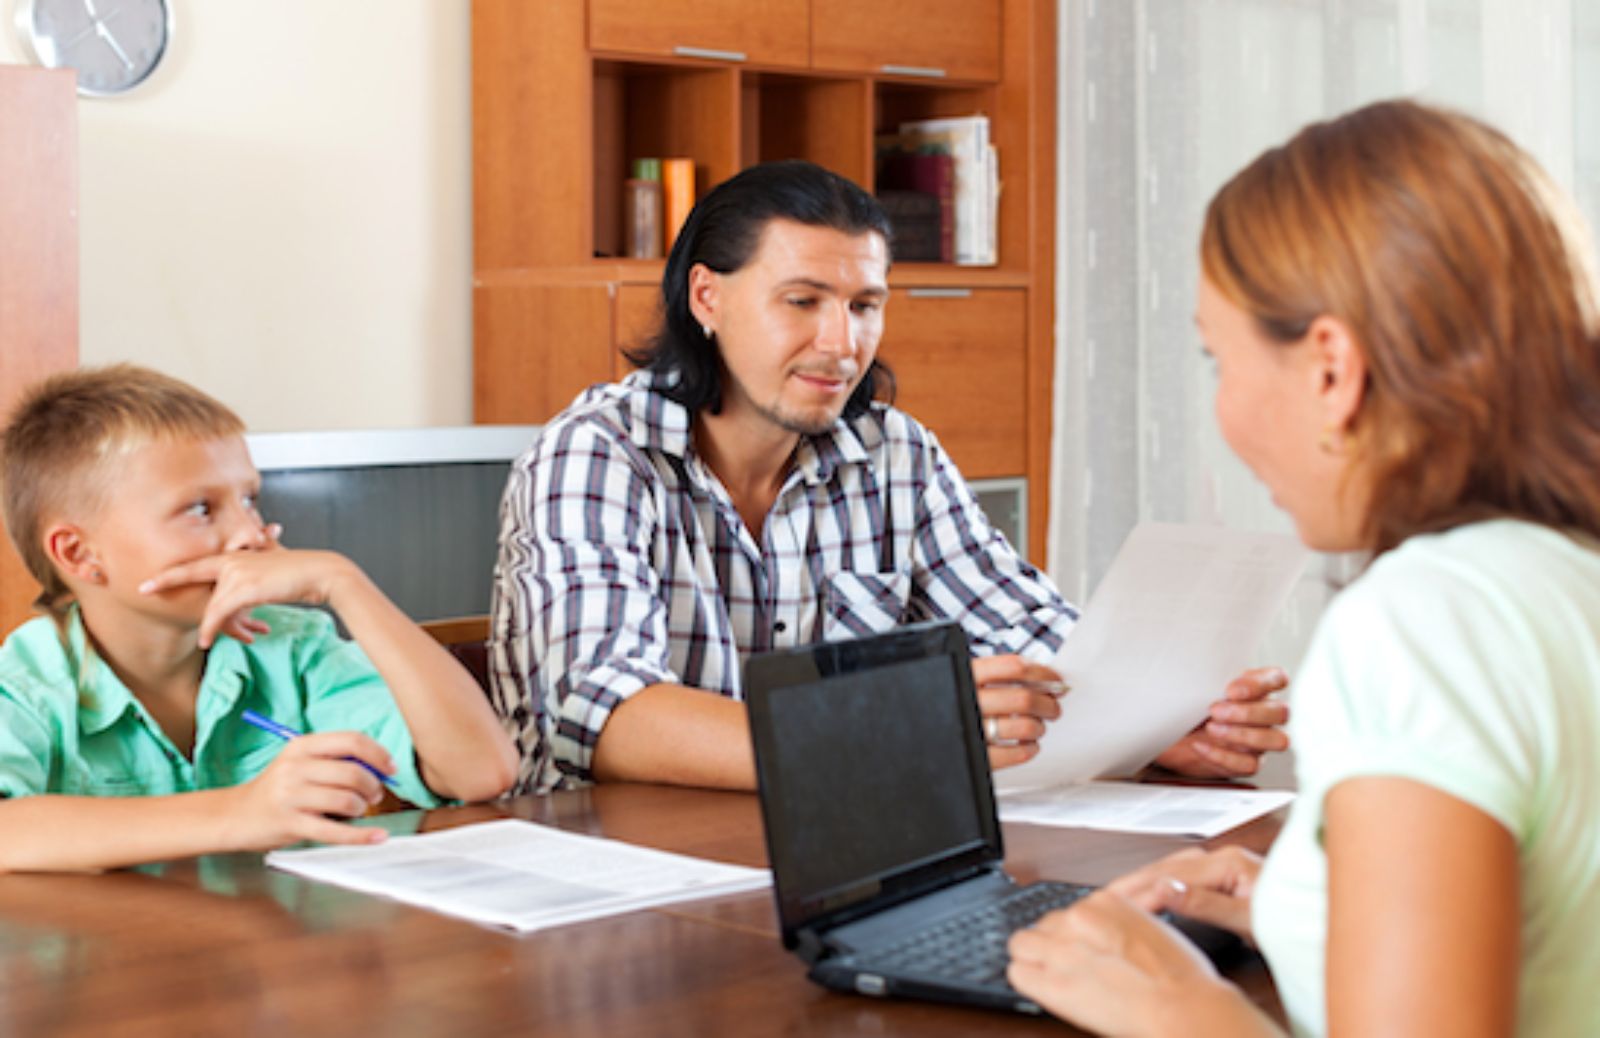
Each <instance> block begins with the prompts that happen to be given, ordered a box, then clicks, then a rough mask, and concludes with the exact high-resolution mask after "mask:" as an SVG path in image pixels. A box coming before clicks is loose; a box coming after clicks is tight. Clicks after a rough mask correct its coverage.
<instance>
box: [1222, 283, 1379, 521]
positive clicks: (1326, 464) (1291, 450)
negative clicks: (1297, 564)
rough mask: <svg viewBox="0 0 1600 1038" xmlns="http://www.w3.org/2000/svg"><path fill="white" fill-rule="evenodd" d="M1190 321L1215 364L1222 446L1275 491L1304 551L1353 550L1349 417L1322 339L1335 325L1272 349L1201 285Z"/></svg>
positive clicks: (1355, 510) (1356, 516)
mask: <svg viewBox="0 0 1600 1038" xmlns="http://www.w3.org/2000/svg"><path fill="white" fill-rule="evenodd" d="M1195 323H1196V324H1197V325H1198V326H1199V328H1200V335H1201V338H1202V340H1203V341H1204V343H1205V349H1206V352H1207V353H1208V354H1210V355H1211V357H1212V359H1213V360H1214V361H1215V363H1216V374H1217V395H1216V411H1217V424H1218V426H1219V427H1220V428H1221V430H1222V436H1223V439H1225V440H1227V442H1228V446H1229V447H1231V448H1232V449H1233V452H1234V453H1235V454H1237V455H1238V456H1239V459H1240V460H1241V461H1243V462H1244V463H1245V464H1246V465H1247V466H1249V467H1250V471H1252V472H1254V473H1255V474H1256V477H1257V478H1259V479H1260V480H1261V481H1262V482H1263V483H1265V484H1266V485H1267V489H1268V490H1270V491H1272V499H1273V501H1274V502H1275V503H1276V504H1277V505H1278V507H1280V508H1282V509H1283V510H1284V511H1286V512H1288V513H1289V515H1290V517H1291V518H1293V519H1294V523H1295V527H1296V529H1297V530H1298V531H1299V534H1300V539H1301V540H1302V541H1304V542H1305V543H1306V545H1307V546H1308V547H1310V548H1313V549H1315V550H1317V551H1349V550H1352V549H1354V548H1357V547H1359V536H1360V515H1361V500H1360V498H1361V495H1360V494H1359V493H1357V492H1356V487H1355V484H1356V482H1357V481H1356V480H1354V479H1347V476H1348V475H1349V469H1350V463H1349V460H1348V456H1347V446H1346V445H1345V444H1344V442H1343V429H1344V427H1345V418H1346V417H1347V416H1341V414H1340V412H1339V409H1338V407H1337V406H1336V405H1335V404H1334V402H1333V401H1331V400H1330V393H1329V389H1330V387H1331V385H1332V382H1331V380H1332V379H1335V378H1337V377H1339V375H1338V374H1337V373H1336V372H1335V371H1333V370H1332V369H1331V368H1330V364H1331V363H1333V362H1334V361H1336V360H1337V358H1335V357H1333V356H1331V355H1330V352H1329V347H1330V343H1329V342H1328V340H1327V337H1326V336H1327V333H1328V330H1329V328H1330V327H1332V326H1331V325H1329V324H1327V323H1324V322H1320V321H1319V322H1318V323H1317V324H1314V325H1313V329H1312V331H1311V332H1308V333H1307V335H1306V336H1305V338H1303V339H1301V340H1300V341H1299V342H1295V343H1288V344H1285V343H1278V342H1274V341H1272V340H1271V339H1269V338H1267V336H1266V335H1264V334H1263V333H1262V332H1261V330H1260V329H1259V328H1258V327H1257V326H1256V323H1255V321H1254V320H1253V319H1252V318H1251V317H1250V315H1249V314H1247V313H1246V312H1245V311H1244V310H1242V309H1240V308H1239V307H1237V306H1235V305H1233V303H1231V302H1230V301H1229V300H1228V299H1227V297H1226V296H1224V295H1223V294H1222V293H1221V292H1220V291H1218V290H1217V289H1216V287H1215V286H1214V285H1212V284H1211V282H1210V281H1208V280H1207V279H1206V278H1204V277H1202V278H1201V279H1200V295H1199V300H1198V303H1197V306H1196V310H1195ZM1334 345H1337V344H1334ZM1344 347H1346V348H1353V345H1352V344H1350V343H1348V342H1346V343H1344ZM1363 370H1364V369H1363Z"/></svg>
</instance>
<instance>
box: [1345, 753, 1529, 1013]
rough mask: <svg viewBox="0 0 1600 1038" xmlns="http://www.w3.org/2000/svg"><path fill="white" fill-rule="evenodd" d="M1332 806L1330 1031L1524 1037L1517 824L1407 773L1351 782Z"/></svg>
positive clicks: (1357, 779)
mask: <svg viewBox="0 0 1600 1038" xmlns="http://www.w3.org/2000/svg"><path fill="white" fill-rule="evenodd" d="M1323 812H1324V820H1325V828H1324V837H1323V842H1324V846H1325V847H1326V848H1327V855H1328V949H1327V1005H1328V1021H1327V1022H1328V1034H1329V1035H1331V1036H1339V1035H1360V1036H1362V1038H1374V1036H1382V1035H1418V1034H1448V1035H1452V1036H1457V1038H1472V1036H1478V1035H1511V1034H1514V1033H1515V1032H1516V1023H1517V988H1518V983H1519V980H1520V977H1521V969H1520V966H1521V958H1522V953H1521V941H1520V937H1521V925H1522V924H1521V919H1522V911H1521V899H1520V896H1519V893H1520V885H1519V875H1518V861H1517V845H1516V840H1515V839H1514V838H1513V837H1512V835H1511V833H1509V832H1508V831H1507V830H1506V829H1505V827H1504V826H1502V825H1501V824H1500V823H1499V822H1497V821H1495V820H1494V819H1493V818H1491V817H1490V816H1488V815H1487V814H1484V813H1483V812H1482V811H1479V810H1478V809H1477V808H1475V807H1472V806H1471V805H1469V804H1467V803H1466V802H1464V801H1462V800H1458V799H1456V798H1455V797H1452V796H1450V795H1448V794H1446V793H1442V792H1440V791H1439V790H1437V789H1434V788H1433V787H1431V786H1426V785H1423V784H1421V783H1419V782H1413V781H1410V780H1408V779H1399V778H1355V779H1347V780H1345V781H1343V782H1340V783H1339V784H1338V785H1336V786H1334V788H1333V789H1332V790H1331V791H1330V792H1329V793H1328V795H1327V797H1326V799H1325V801H1324V804H1323Z"/></svg>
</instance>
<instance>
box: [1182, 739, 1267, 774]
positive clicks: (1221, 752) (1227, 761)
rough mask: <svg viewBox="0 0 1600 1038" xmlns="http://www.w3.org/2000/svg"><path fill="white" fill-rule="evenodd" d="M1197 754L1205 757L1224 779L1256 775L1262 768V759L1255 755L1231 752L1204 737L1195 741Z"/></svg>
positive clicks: (1236, 751)
mask: <svg viewBox="0 0 1600 1038" xmlns="http://www.w3.org/2000/svg"><path fill="white" fill-rule="evenodd" d="M1193 745H1194V750H1195V753H1197V754H1198V755H1199V756H1201V757H1203V758H1204V759H1205V761H1206V763H1207V764H1209V765H1210V766H1211V768H1212V770H1213V771H1215V772H1216V774H1218V775H1220V776H1224V777H1243V776H1246V775H1254V774H1255V773H1256V772H1257V771H1259V770H1260V768H1261V758H1260V757H1258V756H1256V755H1255V754H1253V753H1242V752H1240V751H1238V750H1229V749H1225V748H1224V747H1221V746H1218V745H1217V744H1216V743H1213V742H1210V741H1208V740H1207V739H1205V738H1204V737H1195V738H1194V739H1193Z"/></svg>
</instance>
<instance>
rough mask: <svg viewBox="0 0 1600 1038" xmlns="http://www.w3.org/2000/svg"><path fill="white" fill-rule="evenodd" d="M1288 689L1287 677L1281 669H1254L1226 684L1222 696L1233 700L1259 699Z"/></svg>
mask: <svg viewBox="0 0 1600 1038" xmlns="http://www.w3.org/2000/svg"><path fill="white" fill-rule="evenodd" d="M1288 687H1289V675H1288V674H1287V673H1286V672H1285V671H1284V669H1283V668H1282V667H1256V668H1255V669H1254V670H1247V671H1245V672H1244V673H1243V674H1240V675H1239V676H1238V677H1236V678H1234V679H1233V680H1232V681H1230V682H1228V687H1227V689H1226V690H1225V691H1224V692H1223V695H1225V696H1227V698H1229V699H1234V700H1248V699H1260V698H1262V697H1264V696H1269V695H1271V694H1272V693H1274V692H1278V691H1281V690H1282V689H1285V688H1288Z"/></svg>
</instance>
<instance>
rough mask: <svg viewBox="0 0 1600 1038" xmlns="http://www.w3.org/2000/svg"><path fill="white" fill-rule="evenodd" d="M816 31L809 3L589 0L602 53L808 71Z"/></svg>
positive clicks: (595, 42) (594, 41)
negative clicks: (812, 34)
mask: <svg viewBox="0 0 1600 1038" xmlns="http://www.w3.org/2000/svg"><path fill="white" fill-rule="evenodd" d="M810 30H811V4H810V2H809V0H589V47H590V49H591V50H597V51H615V52H622V53H630V54H658V55H660V54H664V55H678V56H683V57H710V58H724V59H731V60H735V61H749V62H754V63H757V64H762V65H786V66H789V67H791V68H804V67H805V66H806V65H807V64H809V63H810V58H811V38H810Z"/></svg>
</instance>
